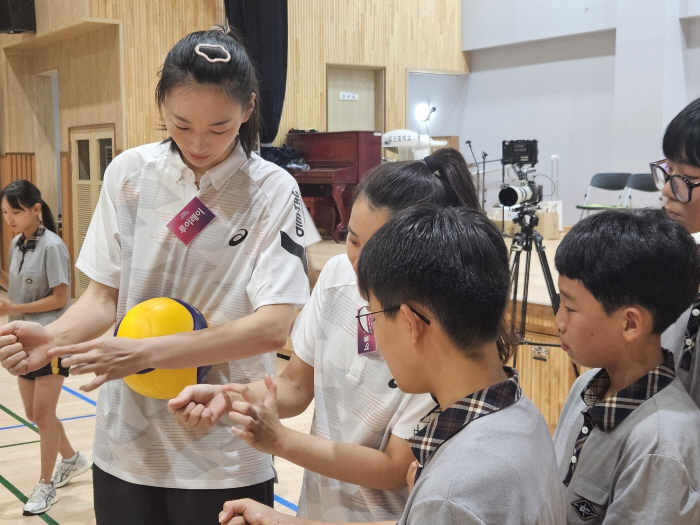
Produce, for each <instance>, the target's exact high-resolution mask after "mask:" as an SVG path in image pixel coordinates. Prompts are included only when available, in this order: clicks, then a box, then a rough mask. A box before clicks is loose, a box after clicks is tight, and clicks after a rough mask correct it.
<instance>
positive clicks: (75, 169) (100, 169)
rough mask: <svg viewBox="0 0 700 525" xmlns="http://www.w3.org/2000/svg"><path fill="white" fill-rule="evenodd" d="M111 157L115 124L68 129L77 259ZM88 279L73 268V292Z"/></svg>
mask: <svg viewBox="0 0 700 525" xmlns="http://www.w3.org/2000/svg"><path fill="white" fill-rule="evenodd" d="M113 157H114V127H113V126H106V127H90V128H85V129H71V130H70V159H71V162H70V166H71V196H72V201H73V202H72V204H73V205H72V219H73V221H72V222H73V226H72V227H73V253H74V256H75V258H76V259H77V257H78V255H79V254H80V248H81V247H82V246H83V241H84V240H85V235H86V233H87V230H88V226H89V225H90V219H91V218H92V214H93V212H94V211H95V207H96V206H97V199H98V198H99V196H100V190H101V189H102V181H103V180H104V175H105V170H106V169H107V166H108V165H109V163H110V162H111V161H112V158H113ZM89 283H90V279H89V278H88V277H87V276H86V275H85V274H84V273H83V272H81V271H80V270H78V269H77V268H76V269H75V296H76V297H80V296H81V295H82V293H83V292H84V291H85V289H86V288H87V286H88V284H89Z"/></svg>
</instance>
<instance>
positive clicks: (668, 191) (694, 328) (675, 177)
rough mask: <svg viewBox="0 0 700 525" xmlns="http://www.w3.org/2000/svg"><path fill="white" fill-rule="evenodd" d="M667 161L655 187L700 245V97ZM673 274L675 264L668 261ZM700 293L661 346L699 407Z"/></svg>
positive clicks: (679, 121)
mask: <svg viewBox="0 0 700 525" xmlns="http://www.w3.org/2000/svg"><path fill="white" fill-rule="evenodd" d="M662 145H663V152H664V155H665V156H666V158H665V159H663V160H660V161H657V162H652V163H651V165H650V166H651V173H652V175H653V176H654V181H655V182H656V186H657V187H658V188H659V189H660V190H661V193H662V195H663V196H664V197H665V203H664V210H665V211H666V213H667V215H668V216H669V217H670V218H671V219H673V220H674V221H676V222H678V223H679V224H681V225H683V226H684V227H685V228H686V230H688V231H689V232H690V233H691V234H692V236H693V237H694V238H695V242H696V243H698V242H700V189H699V188H698V187H700V98H698V99H696V100H694V101H693V102H691V103H690V104H688V105H687V106H686V107H685V108H684V109H683V110H682V111H681V112H680V113H679V114H678V115H676V116H675V117H674V118H673V120H672V121H671V122H670V123H669V125H668V127H667V128H666V132H665V133H664V138H663V144H662ZM669 271H673V261H669ZM699 327H700V294H698V297H697V298H696V299H695V301H694V302H693V304H692V305H691V307H690V308H688V309H687V310H686V311H685V312H683V313H682V314H681V316H680V317H679V318H678V320H677V321H676V322H675V323H674V324H672V325H671V326H670V327H669V328H668V329H667V330H666V331H665V332H664V333H663V334H662V336H661V345H662V346H663V347H664V348H667V349H668V350H670V351H671V352H673V354H674V358H675V365H676V373H677V374H678V378H679V379H680V380H681V383H683V386H684V387H685V389H686V390H687V391H688V393H689V394H690V397H692V398H693V401H695V404H696V405H698V406H699V407H700V356H699V355H698V352H697V350H696V348H697V346H698V343H699V341H698V328H699Z"/></svg>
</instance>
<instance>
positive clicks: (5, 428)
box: [0, 414, 97, 430]
mask: <svg viewBox="0 0 700 525" xmlns="http://www.w3.org/2000/svg"><path fill="white" fill-rule="evenodd" d="M96 415H97V414H88V415H87V416H73V417H64V418H63V419H61V421H70V420H72V419H85V418H86V417H95V416H96ZM30 425H31V426H33V427H35V426H36V425H35V424H34V423H30ZM25 426H26V425H13V426H11V427H2V428H0V430H11V429H13V428H24V427H25Z"/></svg>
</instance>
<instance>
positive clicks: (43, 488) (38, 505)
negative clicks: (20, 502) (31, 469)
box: [24, 479, 58, 516]
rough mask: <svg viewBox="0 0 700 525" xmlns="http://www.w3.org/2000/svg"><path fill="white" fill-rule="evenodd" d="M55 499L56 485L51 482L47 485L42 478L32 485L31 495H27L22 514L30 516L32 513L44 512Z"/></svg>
mask: <svg viewBox="0 0 700 525" xmlns="http://www.w3.org/2000/svg"><path fill="white" fill-rule="evenodd" d="M57 500H58V495H57V494H56V487H54V486H53V483H50V484H48V485H47V484H46V483H44V480H43V479H42V480H41V481H40V482H39V483H37V484H36V485H35V486H34V490H32V495H31V496H29V499H28V500H27V503H26V504H25V505H24V515H25V516H31V515H32V514H41V513H42V512H46V511H47V510H49V507H50V506H51V505H53V504H54V503H56V501H57Z"/></svg>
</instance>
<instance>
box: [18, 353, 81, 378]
mask: <svg viewBox="0 0 700 525" xmlns="http://www.w3.org/2000/svg"><path fill="white" fill-rule="evenodd" d="M62 359H63V358H61V357H54V358H53V359H52V360H51V362H50V363H47V364H45V365H44V366H42V367H41V368H39V369H38V370H34V372H29V373H28V374H26V375H23V376H19V377H23V378H24V379H29V380H30V381H34V380H35V379H36V378H37V377H43V376H51V375H62V376H63V377H68V373H69V371H70V368H66V367H64V366H63V361H62Z"/></svg>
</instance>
